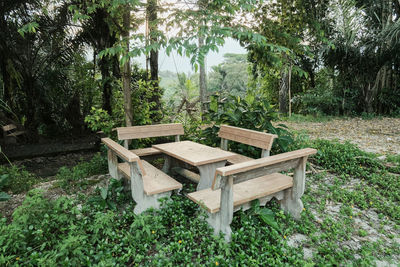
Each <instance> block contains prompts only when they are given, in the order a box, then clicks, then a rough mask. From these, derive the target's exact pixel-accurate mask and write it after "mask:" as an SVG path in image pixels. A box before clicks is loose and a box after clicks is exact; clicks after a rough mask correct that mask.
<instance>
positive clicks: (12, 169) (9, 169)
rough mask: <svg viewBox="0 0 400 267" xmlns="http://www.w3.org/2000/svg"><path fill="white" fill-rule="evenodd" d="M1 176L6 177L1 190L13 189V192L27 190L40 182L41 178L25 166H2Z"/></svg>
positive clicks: (0, 168)
mask: <svg viewBox="0 0 400 267" xmlns="http://www.w3.org/2000/svg"><path fill="white" fill-rule="evenodd" d="M0 177H4V179H3V185H2V187H1V188H0V190H3V191H11V192H12V193H13V194H19V193H22V192H26V191H28V190H30V189H31V188H32V186H33V185H35V184H36V183H38V182H39V178H38V177H37V176H36V175H34V174H32V173H30V172H28V171H26V170H25V169H24V168H23V167H18V166H15V165H12V166H5V165H1V166H0Z"/></svg>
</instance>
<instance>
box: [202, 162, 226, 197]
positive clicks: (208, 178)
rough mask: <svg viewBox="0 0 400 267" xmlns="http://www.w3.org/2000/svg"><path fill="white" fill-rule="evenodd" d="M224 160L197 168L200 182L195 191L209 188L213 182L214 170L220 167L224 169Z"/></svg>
mask: <svg viewBox="0 0 400 267" xmlns="http://www.w3.org/2000/svg"><path fill="white" fill-rule="evenodd" d="M226 162H227V161H226V160H224V161H219V162H214V163H209V164H205V165H201V166H197V168H198V169H199V171H200V182H199V184H198V185H197V189H196V190H197V191H199V190H203V189H207V188H211V185H212V182H213V180H214V175H215V170H216V169H217V168H220V167H224V166H225V164H226Z"/></svg>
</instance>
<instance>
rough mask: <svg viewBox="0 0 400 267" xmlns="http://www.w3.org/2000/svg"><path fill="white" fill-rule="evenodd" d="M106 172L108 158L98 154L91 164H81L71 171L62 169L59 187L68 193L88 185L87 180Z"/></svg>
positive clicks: (65, 168)
mask: <svg viewBox="0 0 400 267" xmlns="http://www.w3.org/2000/svg"><path fill="white" fill-rule="evenodd" d="M106 172H107V158H106V157H104V156H103V155H102V154H100V153H98V154H96V155H95V156H94V157H93V158H92V159H91V160H90V161H89V162H81V163H79V164H78V165H76V166H74V167H73V168H71V169H70V168H67V167H61V168H60V170H59V171H58V174H57V176H56V177H57V179H58V180H59V183H58V184H59V186H61V188H63V189H65V190H67V191H68V190H71V189H77V188H79V187H82V186H85V185H88V181H86V180H84V179H85V178H87V177H89V176H92V175H96V174H104V173H106Z"/></svg>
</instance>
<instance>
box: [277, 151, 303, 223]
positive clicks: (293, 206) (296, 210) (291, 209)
mask: <svg viewBox="0 0 400 267" xmlns="http://www.w3.org/2000/svg"><path fill="white" fill-rule="evenodd" d="M306 162H307V157H303V158H302V159H301V160H300V162H299V165H297V167H296V168H295V169H294V174H293V187H292V188H291V189H287V190H285V196H284V198H283V199H282V200H281V202H280V203H281V208H282V209H283V210H285V211H286V212H288V213H289V214H291V215H292V216H293V217H294V218H295V219H300V218H301V215H300V213H301V212H302V211H303V207H304V206H303V202H302V201H301V199H300V198H301V197H302V196H303V194H304V188H305V182H306V179H305V178H306Z"/></svg>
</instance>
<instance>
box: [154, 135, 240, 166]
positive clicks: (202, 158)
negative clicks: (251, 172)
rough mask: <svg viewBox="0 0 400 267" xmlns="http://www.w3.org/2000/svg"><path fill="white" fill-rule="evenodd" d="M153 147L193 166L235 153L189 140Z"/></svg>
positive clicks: (226, 157)
mask: <svg viewBox="0 0 400 267" xmlns="http://www.w3.org/2000/svg"><path fill="white" fill-rule="evenodd" d="M153 148H155V149H158V150H160V151H161V152H163V153H165V154H167V155H169V156H171V157H174V158H177V159H179V160H181V161H184V162H186V163H189V164H191V165H193V166H201V165H204V164H209V163H213V162H218V161H223V160H227V159H229V158H230V157H232V156H234V155H235V154H234V153H232V152H229V151H224V150H221V149H218V148H213V147H209V146H205V145H202V144H198V143H195V142H191V141H181V142H173V143H166V144H158V145H153Z"/></svg>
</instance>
